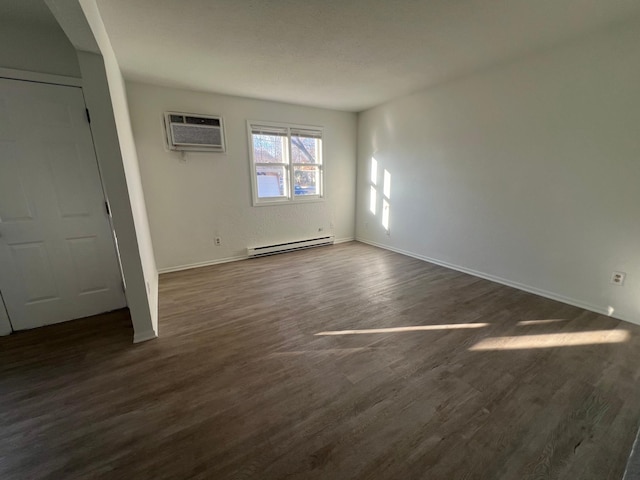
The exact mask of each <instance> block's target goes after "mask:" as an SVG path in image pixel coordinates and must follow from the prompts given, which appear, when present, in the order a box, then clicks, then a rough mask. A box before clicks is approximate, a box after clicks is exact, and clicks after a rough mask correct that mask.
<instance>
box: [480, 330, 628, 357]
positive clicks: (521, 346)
mask: <svg viewBox="0 0 640 480" xmlns="http://www.w3.org/2000/svg"><path fill="white" fill-rule="evenodd" d="M628 340H629V332H628V331H627V330H596V331H592V332H573V333H547V334H543V335H521V336H514V337H491V338H485V339H483V340H480V341H479V342H478V343H476V344H475V345H474V346H472V347H471V348H470V349H469V350H470V351H476V352H477V351H485V350H528V349H533V348H557V347H576V346H581V345H603V344H610V343H622V342H626V341H628Z"/></svg>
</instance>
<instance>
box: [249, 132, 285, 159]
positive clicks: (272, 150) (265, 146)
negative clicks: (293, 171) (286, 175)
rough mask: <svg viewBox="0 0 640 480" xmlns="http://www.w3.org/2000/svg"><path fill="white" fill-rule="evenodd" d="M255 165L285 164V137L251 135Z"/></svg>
mask: <svg viewBox="0 0 640 480" xmlns="http://www.w3.org/2000/svg"><path fill="white" fill-rule="evenodd" d="M252 138H253V161H254V162H255V163H287V162H288V160H287V137H283V136H281V135H266V134H255V133H254V134H252Z"/></svg>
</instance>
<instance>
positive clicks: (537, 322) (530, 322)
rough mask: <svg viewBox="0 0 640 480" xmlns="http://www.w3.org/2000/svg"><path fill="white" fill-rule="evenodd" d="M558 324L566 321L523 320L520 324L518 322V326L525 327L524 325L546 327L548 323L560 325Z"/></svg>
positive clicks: (554, 319)
mask: <svg viewBox="0 0 640 480" xmlns="http://www.w3.org/2000/svg"><path fill="white" fill-rule="evenodd" d="M560 322H566V320H565V319H564V318H549V319H547V320H523V321H521V322H518V324H517V325H518V326H525V325H546V324H548V323H560Z"/></svg>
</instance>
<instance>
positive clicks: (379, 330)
mask: <svg viewBox="0 0 640 480" xmlns="http://www.w3.org/2000/svg"><path fill="white" fill-rule="evenodd" d="M488 326H489V324H488V323H451V324H443V325H411V326H408V327H389V328H367V329H363V330H333V331H327V332H318V333H316V335H360V334H366V333H397V332H420V331H433V330H463V329H469V328H484V327H488Z"/></svg>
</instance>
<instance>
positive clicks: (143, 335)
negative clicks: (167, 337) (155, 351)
mask: <svg viewBox="0 0 640 480" xmlns="http://www.w3.org/2000/svg"><path fill="white" fill-rule="evenodd" d="M154 338H158V334H157V333H156V332H155V331H154V330H145V331H144V332H135V333H134V334H133V343H141V342H146V341H147V340H153V339H154Z"/></svg>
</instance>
